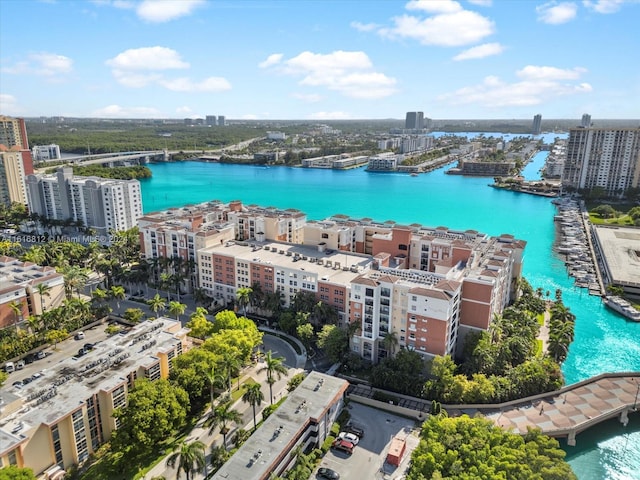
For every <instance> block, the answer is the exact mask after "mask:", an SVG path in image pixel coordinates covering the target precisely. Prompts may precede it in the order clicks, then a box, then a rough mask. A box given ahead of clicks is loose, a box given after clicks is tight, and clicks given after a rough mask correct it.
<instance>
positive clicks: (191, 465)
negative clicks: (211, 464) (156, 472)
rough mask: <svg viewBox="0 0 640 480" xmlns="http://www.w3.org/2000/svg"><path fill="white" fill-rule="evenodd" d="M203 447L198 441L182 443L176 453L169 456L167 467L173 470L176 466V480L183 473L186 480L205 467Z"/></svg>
mask: <svg viewBox="0 0 640 480" xmlns="http://www.w3.org/2000/svg"><path fill="white" fill-rule="evenodd" d="M204 450H205V445H204V443H202V442H201V441H199V440H196V441H194V442H191V443H187V442H182V443H181V444H180V445H179V446H178V451H176V452H174V453H172V454H171V455H169V458H167V467H170V468H175V466H176V464H177V465H178V473H177V475H176V478H177V479H178V480H180V472H184V473H185V475H186V477H187V480H190V478H192V476H193V475H194V474H196V473H198V472H200V471H202V470H203V469H204V468H205V467H206V460H205V456H204Z"/></svg>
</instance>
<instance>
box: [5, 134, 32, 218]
mask: <svg viewBox="0 0 640 480" xmlns="http://www.w3.org/2000/svg"><path fill="white" fill-rule="evenodd" d="M30 173H33V164H32V162H31V154H30V153H29V151H28V150H21V149H20V147H18V146H14V147H10V148H8V147H6V146H5V145H3V144H0V204H4V205H7V206H8V205H11V203H13V202H17V203H22V204H23V205H27V188H26V185H25V179H26V177H27V175H28V174H30Z"/></svg>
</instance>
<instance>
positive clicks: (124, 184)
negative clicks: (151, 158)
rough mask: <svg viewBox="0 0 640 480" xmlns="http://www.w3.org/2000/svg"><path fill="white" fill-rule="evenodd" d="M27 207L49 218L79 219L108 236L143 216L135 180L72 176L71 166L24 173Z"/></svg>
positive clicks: (138, 187) (137, 182)
mask: <svg viewBox="0 0 640 480" xmlns="http://www.w3.org/2000/svg"><path fill="white" fill-rule="evenodd" d="M27 195H28V201H29V208H30V210H31V212H32V213H37V214H39V215H41V216H43V217H45V218H48V219H55V220H67V219H71V220H74V221H81V222H82V223H83V225H85V226H86V227H89V228H92V229H94V230H95V231H96V233H97V234H98V235H101V236H104V237H105V238H107V236H108V234H109V232H111V231H124V230H128V229H130V228H133V227H135V226H136V225H137V220H138V218H140V217H141V216H142V193H141V191H140V182H139V181H138V180H114V179H106V178H98V177H75V176H74V175H73V169H72V168H69V167H63V168H59V169H58V171H57V172H56V173H55V174H47V175H40V174H39V175H29V176H28V177H27Z"/></svg>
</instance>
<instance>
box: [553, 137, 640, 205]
mask: <svg viewBox="0 0 640 480" xmlns="http://www.w3.org/2000/svg"><path fill="white" fill-rule="evenodd" d="M639 186H640V128H619V129H607V128H574V129H571V130H570V131H569V139H568V140H567V147H566V159H565V162H564V170H563V172H562V187H563V188H568V189H572V190H587V191H591V190H593V189H596V188H597V189H602V191H604V192H605V193H606V195H607V196H609V197H621V196H623V195H625V193H626V192H627V190H628V189H629V188H637V187H639Z"/></svg>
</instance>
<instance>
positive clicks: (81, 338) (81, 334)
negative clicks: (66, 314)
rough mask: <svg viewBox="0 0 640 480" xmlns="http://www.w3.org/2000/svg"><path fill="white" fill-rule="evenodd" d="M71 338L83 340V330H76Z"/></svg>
mask: <svg viewBox="0 0 640 480" xmlns="http://www.w3.org/2000/svg"><path fill="white" fill-rule="evenodd" d="M73 338H75V339H76V340H84V332H78V333H76V334H75V335H74V336H73Z"/></svg>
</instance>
